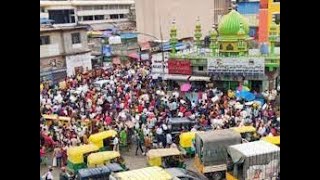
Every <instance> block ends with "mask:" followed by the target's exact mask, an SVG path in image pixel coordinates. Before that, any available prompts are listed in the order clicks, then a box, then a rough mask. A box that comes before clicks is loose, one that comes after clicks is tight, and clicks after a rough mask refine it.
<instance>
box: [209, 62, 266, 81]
mask: <svg viewBox="0 0 320 180" xmlns="http://www.w3.org/2000/svg"><path fill="white" fill-rule="evenodd" d="M207 62H208V66H207V67H208V74H209V75H210V76H216V75H218V76H244V77H245V78H246V79H248V80H259V79H261V80H262V79H263V78H264V74H265V63H264V62H265V59H264V58H263V57H218V58H213V59H208V61H207Z"/></svg>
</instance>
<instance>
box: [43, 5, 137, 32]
mask: <svg viewBox="0 0 320 180" xmlns="http://www.w3.org/2000/svg"><path fill="white" fill-rule="evenodd" d="M133 4H134V1H133V0H116V1H114V0H65V1H43V0H41V1H40V18H47V19H51V20H54V21H55V22H54V23H55V25H63V26H66V25H71V26H73V25H75V24H88V25H91V26H92V28H93V29H95V30H104V29H107V28H109V27H110V24H114V26H117V25H118V24H119V26H130V24H134V23H130V22H131V20H132V18H131V16H132V14H134V13H133V12H131V11H134V8H131V6H132V5H133ZM133 28H134V27H133Z"/></svg>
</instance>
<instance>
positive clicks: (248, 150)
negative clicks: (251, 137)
mask: <svg viewBox="0 0 320 180" xmlns="http://www.w3.org/2000/svg"><path fill="white" fill-rule="evenodd" d="M227 151H228V155H229V158H230V161H228V162H229V164H231V165H232V166H231V167H232V169H230V170H229V171H228V172H227V180H260V179H276V178H277V177H278V176H279V175H280V148H279V147H278V146H276V145H274V144H271V143H268V142H265V141H255V142H249V143H244V144H238V145H233V146H230V147H228V150H227Z"/></svg>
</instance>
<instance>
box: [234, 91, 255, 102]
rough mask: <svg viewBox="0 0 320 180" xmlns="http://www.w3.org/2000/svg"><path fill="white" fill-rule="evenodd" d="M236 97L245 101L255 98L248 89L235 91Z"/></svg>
mask: <svg viewBox="0 0 320 180" xmlns="http://www.w3.org/2000/svg"><path fill="white" fill-rule="evenodd" d="M237 97H241V98H242V99H244V100H246V101H253V100H254V99H255V95H254V94H253V93H251V92H249V91H240V92H239V93H237Z"/></svg>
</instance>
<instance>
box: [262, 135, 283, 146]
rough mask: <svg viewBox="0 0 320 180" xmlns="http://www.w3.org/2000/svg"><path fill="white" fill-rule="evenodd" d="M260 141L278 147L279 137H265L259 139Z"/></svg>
mask: <svg viewBox="0 0 320 180" xmlns="http://www.w3.org/2000/svg"><path fill="white" fill-rule="evenodd" d="M261 140H263V141H267V142H269V143H271V144H274V145H277V146H279V147H280V136H267V137H263V138H261Z"/></svg>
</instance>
